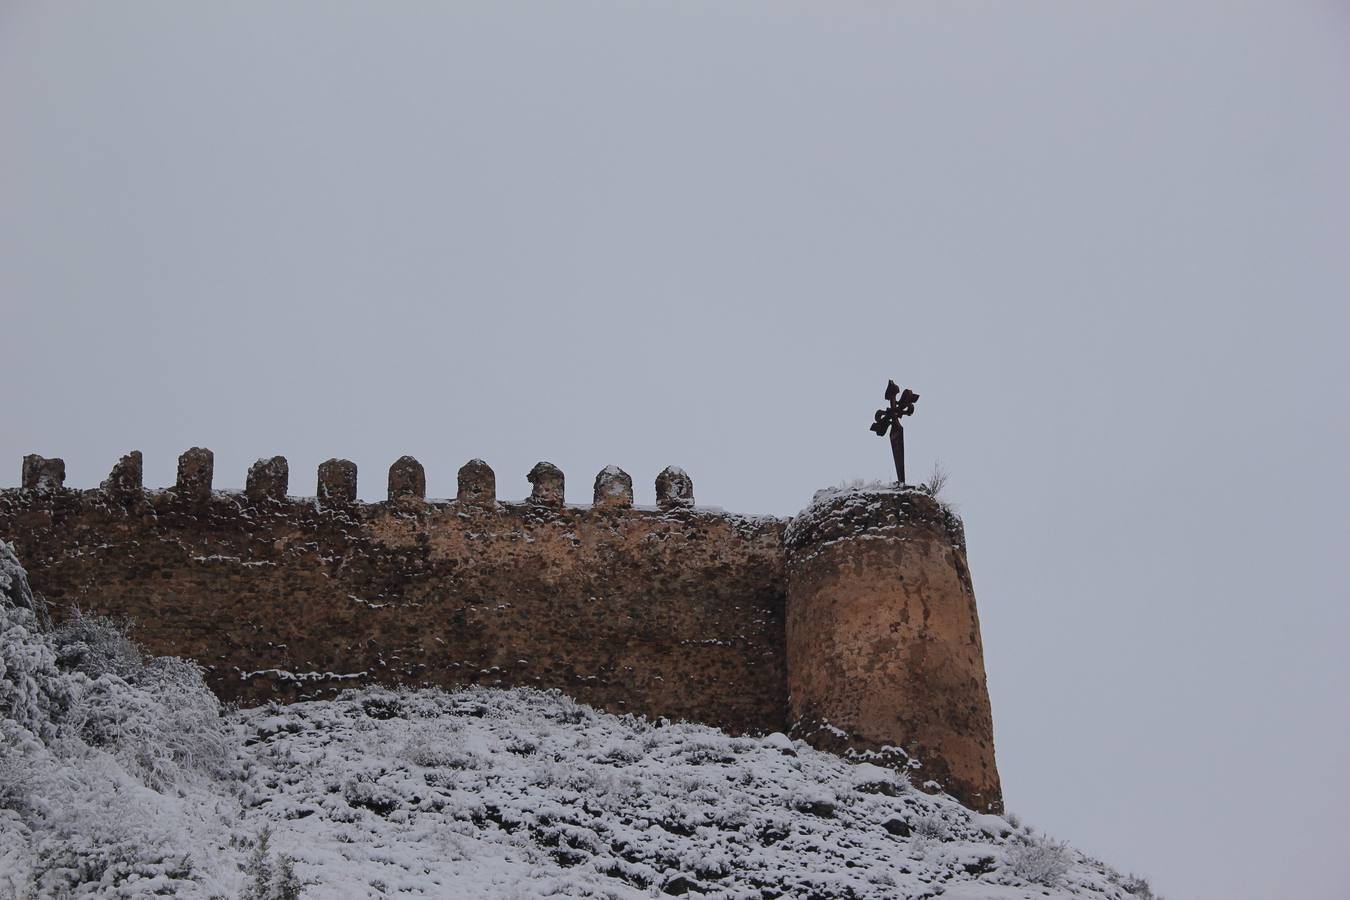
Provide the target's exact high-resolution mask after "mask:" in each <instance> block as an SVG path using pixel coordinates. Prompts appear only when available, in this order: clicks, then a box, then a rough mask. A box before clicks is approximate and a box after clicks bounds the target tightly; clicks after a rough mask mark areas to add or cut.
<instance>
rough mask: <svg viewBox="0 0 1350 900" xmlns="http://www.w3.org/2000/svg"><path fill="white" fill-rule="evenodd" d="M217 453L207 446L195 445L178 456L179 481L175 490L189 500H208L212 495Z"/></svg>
mask: <svg viewBox="0 0 1350 900" xmlns="http://www.w3.org/2000/svg"><path fill="white" fill-rule="evenodd" d="M215 467H216V455H215V454H214V453H212V452H211V451H210V450H207V449H206V448H205V447H193V448H192V449H191V450H185V451H184V452H183V453H181V454H180V455H179V457H178V481H177V483H176V484H175V485H174V492H175V493H177V494H178V495H179V496H180V497H182V498H184V499H188V500H206V499H208V498H209V497H210V496H211V479H212V478H213V477H214V472H215Z"/></svg>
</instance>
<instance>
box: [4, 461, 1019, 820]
mask: <svg viewBox="0 0 1350 900" xmlns="http://www.w3.org/2000/svg"><path fill="white" fill-rule="evenodd" d="M39 459H40V458H39ZM405 460H407V461H408V462H411V463H412V465H408V464H407V463H406V462H405V461H404V460H400V463H396V464H395V468H394V470H391V472H393V471H397V472H399V473H402V474H403V475H406V476H407V478H406V480H403V481H396V480H395V479H392V478H391V486H394V485H395V484H403V485H407V486H408V487H407V491H408V493H398V492H395V499H396V501H398V502H392V503H378V504H364V503H360V502H356V501H352V502H340V503H339V502H333V499H332V498H334V497H337V496H343V497H346V496H349V495H354V490H355V480H354V477H353V478H352V479H351V480H350V481H348V480H347V478H346V476H347V475H348V474H351V475H352V476H354V467H353V469H352V470H348V469H347V468H346V466H345V465H343V463H344V461H341V460H330V461H329V463H331V464H332V465H331V466H330V465H329V464H325V466H327V467H328V468H327V469H324V468H322V467H321V477H320V489H321V492H322V493H326V494H327V495H328V496H329V500H328V501H321V502H318V503H316V502H314V500H312V499H291V498H287V497H286V496H285V490H286V469H285V460H284V459H281V458H280V457H278V458H276V459H274V460H266V461H260V463H259V464H258V465H256V466H255V467H254V470H253V471H251V472H250V477H249V491H248V492H247V493H245V494H242V495H241V494H238V493H231V492H221V493H211V492H210V470H211V456H210V452H209V451H204V450H203V451H190V452H189V453H188V454H184V457H183V458H182V459H181V460H180V467H179V469H180V476H179V486H178V487H177V488H176V489H175V490H173V491H150V492H147V493H145V494H144V495H143V496H144V499H143V501H141V502H138V503H136V504H129V503H119V502H113V497H112V496H111V495H110V493H109V492H108V491H107V490H93V491H80V490H68V489H67V490H46V491H37V490H0V538H6V539H9V540H13V541H14V542H15V543H16V545H17V547H18V551H19V555H20V558H21V559H22V560H23V562H24V564H25V565H26V566H27V568H28V571H29V576H30V578H31V582H32V587H33V589H34V590H35V591H36V592H39V593H41V594H42V595H45V596H46V598H47V599H48V600H49V601H50V602H51V604H52V607H53V612H54V613H55V614H56V616H57V617H58V618H59V617H60V616H61V615H62V614H64V613H67V612H69V610H71V609H74V608H77V607H78V608H80V609H82V610H84V611H86V612H88V613H93V614H104V615H113V616H125V617H129V618H132V619H134V620H135V621H137V622H138V629H137V637H138V638H139V639H140V640H142V641H143V642H144V643H146V645H147V646H148V648H149V649H150V650H151V651H153V652H156V653H164V654H173V655H180V656H186V657H190V658H193V659H195V660H197V661H198V662H200V663H201V664H202V665H203V666H205V667H206V669H207V672H208V675H209V678H210V681H211V683H212V685H213V686H214V688H215V689H216V690H217V691H218V692H219V693H220V694H221V696H222V697H223V698H225V699H227V700H241V701H245V702H257V701H262V700H267V699H298V698H311V697H321V696H327V695H331V694H332V693H333V692H335V691H336V690H339V689H341V688H343V687H348V686H353V685H358V684H361V683H366V682H370V681H379V682H383V683H389V684H408V685H415V686H420V685H439V686H443V687H454V686H459V685H465V684H489V685H531V686H536V687H545V688H559V689H561V690H564V691H566V692H567V693H569V694H571V695H572V696H574V697H576V698H577V699H579V700H582V701H584V702H587V703H590V704H593V705H595V706H597V707H601V708H604V709H608V710H611V711H615V712H635V713H641V714H644V715H648V716H668V717H671V718H687V719H692V720H695V721H702V722H708V723H710V724H714V725H718V726H720V727H723V728H727V729H729V730H732V731H763V732H768V731H787V730H788V729H789V728H791V730H792V733H794V734H795V735H797V736H800V737H803V738H805V739H807V740H809V741H811V742H812V743H813V744H815V745H816V746H818V747H822V748H825V749H830V750H835V751H838V752H845V753H850V752H851V753H863V754H868V758H869V759H871V760H872V761H874V762H878V763H890V764H894V765H900V766H905V767H906V768H908V769H909V770H910V771H911V772H912V773H913V774H914V777H915V781H916V783H919V784H922V783H924V782H925V781H926V780H928V779H933V780H935V781H936V782H938V783H940V784H941V785H942V786H943V787H944V788H945V789H946V790H948V791H950V792H951V793H953V794H954V795H955V796H957V797H959V798H961V799H962V800H964V801H965V802H966V803H968V804H970V805H973V806H977V807H980V808H984V809H997V808H998V807H999V805H1000V803H1001V797H1000V795H999V782H998V773H997V769H996V768H995V765H994V750H993V737H992V724H991V716H990V712H989V700H988V694H987V692H986V690H985V684H984V668H983V659H982V647H981V641H980V633H979V621H978V617H977V614H976V610H975V598H974V593H973V591H972V589H971V583H970V573H969V570H968V569H967V567H966V560H965V546H964V534H963V531H962V528H961V523H960V520H959V519H957V518H956V517H955V516H954V515H952V514H951V512H950V511H949V510H947V509H946V508H945V507H943V506H942V504H940V503H938V502H937V501H936V500H935V499H934V498H932V497H931V496H929V495H927V494H925V493H923V492H922V491H920V490H916V489H910V488H905V489H896V490H879V491H868V490H853V491H843V492H839V491H835V492H825V493H823V494H822V495H821V497H820V499H819V500H818V501H817V502H814V503H813V504H812V505H811V506H810V507H809V508H808V509H807V510H805V511H804V512H803V513H802V515H800V516H798V517H797V518H796V519H794V520H792V522H791V523H785V522H783V521H781V520H777V519H772V518H747V517H741V516H735V515H731V514H726V513H721V512H712V511H708V510H699V509H688V508H685V507H682V506H681V507H678V508H680V509H681V510H682V511H681V512H680V513H679V514H678V515H672V514H670V513H669V512H668V511H667V509H663V510H661V511H649V510H638V509H633V508H631V504H632V482H631V479H629V478H628V476H627V475H626V474H625V473H623V472H622V470H619V469H616V468H610V469H606V470H605V471H604V472H602V473H601V474H600V476H599V477H597V479H596V500H597V503H596V505H595V506H594V507H591V508H576V507H572V508H569V507H566V506H563V505H561V499H562V477H561V475H562V473H561V472H558V471H557V470H556V468H554V467H552V466H547V467H544V466H545V465H546V464H542V465H541V466H536V467H535V470H534V471H532V473H531V476H532V477H531V482H532V483H533V484H534V486H535V495H532V499H531V500H530V501H527V502H523V503H501V502H492V503H489V504H485V505H482V506H473V505H466V504H465V503H460V502H457V503H446V502H444V501H440V502H431V503H427V502H425V501H422V500H421V499H420V498H421V497H423V496H424V495H425V486H424V485H425V481H424V476H423V475H422V473H421V466H420V465H417V464H416V461H415V460H411V458H405ZM400 464H402V465H400ZM466 468H467V467H466ZM29 470H30V466H29V463H28V462H27V461H25V479H26V481H25V483H27V479H28V472H29ZM489 471H490V470H489ZM469 474H470V475H474V474H475V473H474V472H472V471H471V472H470V473H469ZM479 474H481V473H479ZM663 474H665V473H663ZM672 475H673V473H672ZM34 477H36V476H34ZM477 484H479V485H481V484H482V482H481V481H480V482H477ZM669 484H670V485H677V484H678V479H675V478H672V479H671V481H670V482H669ZM325 485H327V486H326V487H325ZM469 486H473V482H472V479H471V483H470V485H469ZM485 495H486V494H485V492H484V491H483V490H482V489H481V487H480V488H479V493H477V494H476V495H475V494H472V493H470V494H468V496H477V497H483V496H485ZM536 495H537V496H536ZM409 496H417V497H419V501H418V502H415V503H408V502H404V501H406V500H407V498H408V497H409ZM658 496H659V497H661V498H663V499H665V500H667V501H669V500H671V499H684V498H683V497H682V492H681V491H680V490H678V489H676V488H673V487H672V488H671V489H669V490H667V489H666V488H662V489H661V490H659V492H658ZM262 500H266V501H267V502H261V501H262ZM541 500H542V501H544V502H546V503H547V504H548V505H547V506H545V505H544V502H541ZM555 504H556V505H555ZM665 505H666V504H664V503H663V506H665ZM669 508H676V507H668V509H669ZM888 748H898V749H888ZM911 762H913V763H917V767H915V766H910V763H911Z"/></svg>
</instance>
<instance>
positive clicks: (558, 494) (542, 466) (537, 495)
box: [526, 462, 564, 508]
mask: <svg viewBox="0 0 1350 900" xmlns="http://www.w3.org/2000/svg"><path fill="white" fill-rule="evenodd" d="M526 477H527V478H529V480H530V485H531V489H530V500H529V502H530V503H534V504H537V505H539V506H548V507H553V508H560V507H561V506H562V505H563V497H564V493H563V472H562V469H559V468H558V467H557V466H555V465H553V463H549V462H540V463H535V465H534V468H533V469H530V474H529V475H527V476H526Z"/></svg>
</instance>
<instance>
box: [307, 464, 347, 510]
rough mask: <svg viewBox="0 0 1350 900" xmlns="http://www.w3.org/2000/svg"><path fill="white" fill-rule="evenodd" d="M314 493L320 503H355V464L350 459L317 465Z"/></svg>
mask: <svg viewBox="0 0 1350 900" xmlns="http://www.w3.org/2000/svg"><path fill="white" fill-rule="evenodd" d="M316 491H317V492H316V494H315V496H316V497H317V498H318V500H319V502H320V503H326V504H330V505H332V504H338V503H355V502H356V463H354V462H352V461H351V460H350V459H328V460H324V461H323V462H321V463H319V482H318V486H317V488H316Z"/></svg>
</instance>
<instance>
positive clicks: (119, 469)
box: [102, 450, 143, 498]
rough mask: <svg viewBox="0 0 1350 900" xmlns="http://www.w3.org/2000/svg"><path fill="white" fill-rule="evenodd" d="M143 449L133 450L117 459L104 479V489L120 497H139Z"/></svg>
mask: <svg viewBox="0 0 1350 900" xmlns="http://www.w3.org/2000/svg"><path fill="white" fill-rule="evenodd" d="M142 471H143V469H142V465H141V451H139V450H132V451H131V452H130V453H128V454H127V455H126V456H124V457H122V458H121V459H119V460H118V461H117V465H115V466H113V469H112V472H111V473H109V475H108V477H107V478H106V479H104V481H103V485H102V487H103V490H105V491H107V492H108V494H109V495H111V496H113V497H118V498H128V497H137V496H139V495H140V493H141V487H142Z"/></svg>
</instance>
